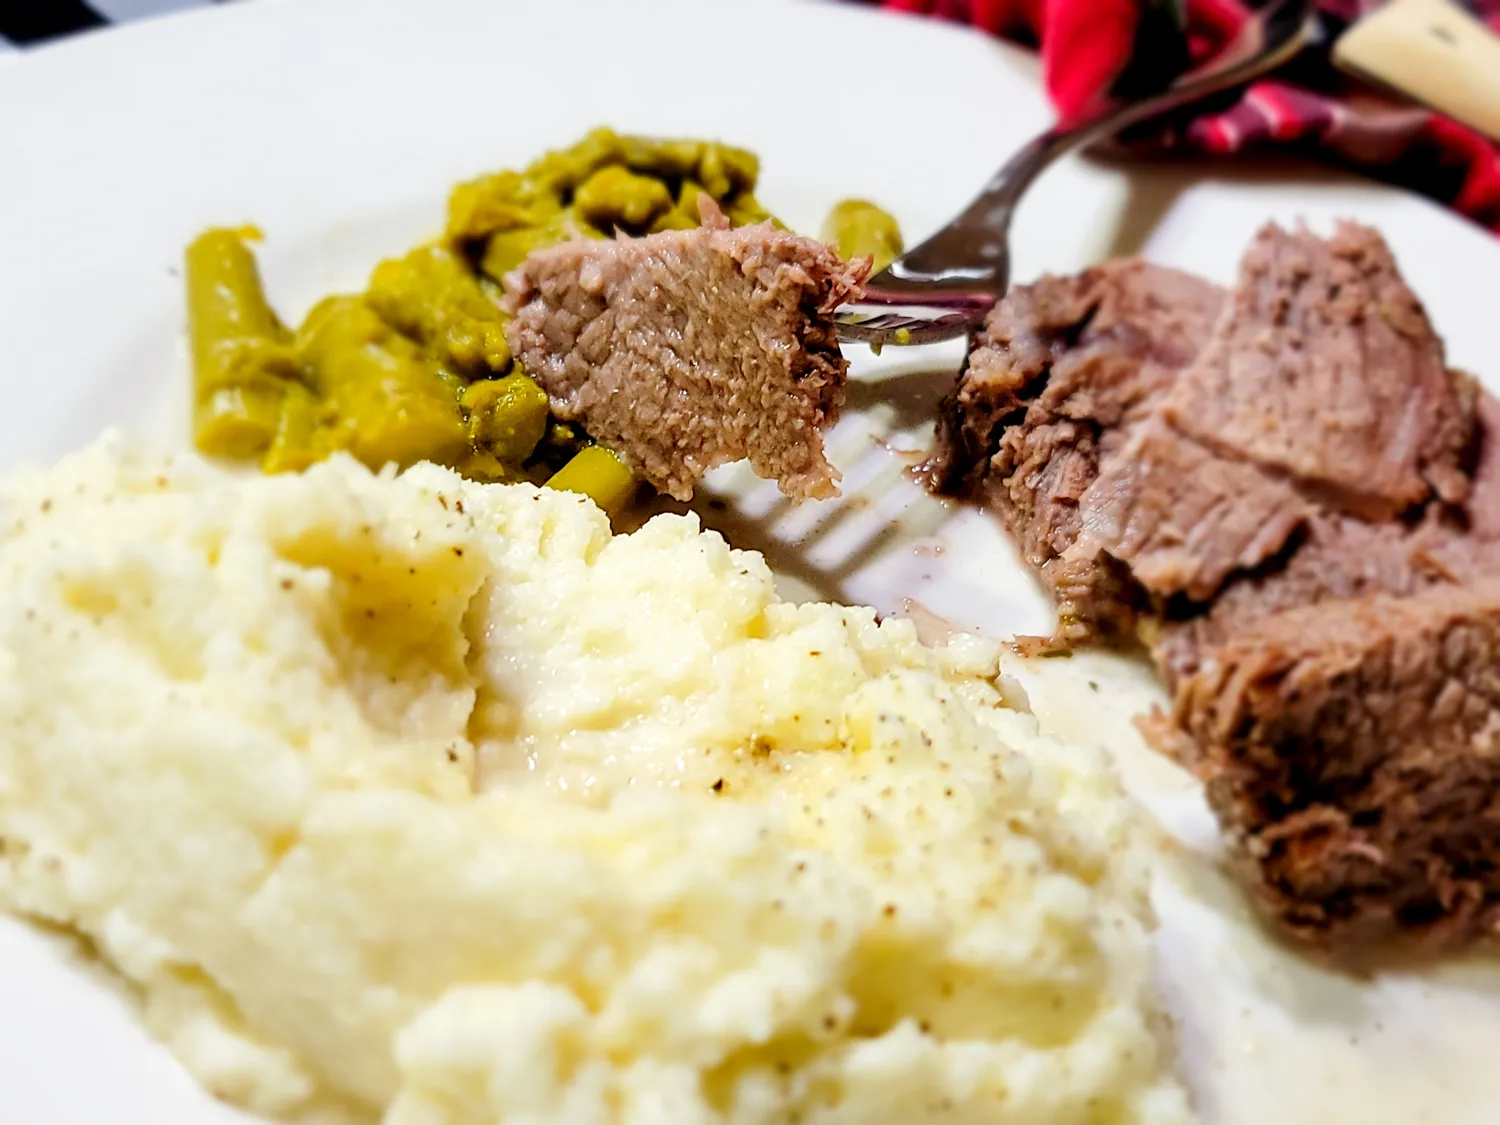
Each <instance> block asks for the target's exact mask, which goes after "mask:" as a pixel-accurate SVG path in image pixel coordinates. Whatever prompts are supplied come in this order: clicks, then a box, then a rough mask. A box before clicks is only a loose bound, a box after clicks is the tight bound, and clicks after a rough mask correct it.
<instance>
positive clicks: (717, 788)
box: [713, 777, 724, 793]
mask: <svg viewBox="0 0 1500 1125" xmlns="http://www.w3.org/2000/svg"><path fill="white" fill-rule="evenodd" d="M713 788H714V792H715V793H722V792H724V779H723V778H722V777H721V778H719V780H718V781H716V782H714V786H713Z"/></svg>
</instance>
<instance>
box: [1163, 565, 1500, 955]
mask: <svg viewBox="0 0 1500 1125" xmlns="http://www.w3.org/2000/svg"><path fill="white" fill-rule="evenodd" d="M1174 717H1175V718H1176V720H1177V723H1178V725H1179V727H1180V728H1181V729H1182V730H1183V731H1185V732H1186V733H1187V734H1188V735H1189V736H1190V737H1191V738H1192V739H1193V741H1194V743H1195V744H1196V747H1197V751H1198V757H1197V761H1196V763H1195V764H1196V768H1197V770H1198V772H1199V773H1200V774H1201V775H1202V776H1203V777H1204V779H1205V781H1206V782H1207V785H1208V794H1209V800H1210V802H1211V804H1212V805H1213V807H1214V809H1215V810H1216V811H1217V813H1218V814H1219V817H1220V820H1221V821H1222V823H1223V824H1224V825H1225V827H1226V828H1227V829H1229V830H1230V831H1231V832H1232V833H1234V834H1235V836H1236V838H1237V842H1238V843H1239V845H1240V848H1239V856H1240V865H1241V867H1242V870H1243V873H1244V876H1245V878H1246V880H1247V882H1248V884H1249V885H1250V887H1251V888H1252V889H1253V891H1254V893H1255V894H1256V896H1257V897H1258V899H1259V900H1260V902H1261V905H1262V906H1263V907H1264V908H1265V909H1266V910H1267V912H1268V913H1270V914H1271V916H1273V917H1275V918H1277V919H1279V920H1280V922H1281V923H1282V924H1283V925H1284V926H1285V927H1287V928H1288V929H1289V930H1291V931H1292V932H1293V933H1294V934H1296V935H1297V936H1300V937H1303V938H1307V939H1310V940H1313V941H1316V942H1318V943H1320V944H1323V945H1326V946H1328V947H1330V948H1331V949H1333V950H1334V951H1336V952H1344V951H1349V952H1353V953H1355V954H1356V955H1357V954H1360V953H1363V952H1367V951H1368V950H1369V949H1370V948H1371V947H1380V946H1383V945H1385V944H1386V943H1388V942H1390V941H1392V940H1393V939H1395V940H1414V941H1416V942H1418V943H1421V944H1424V945H1427V946H1429V947H1432V948H1438V949H1450V948H1454V947H1456V946H1459V945H1462V944H1463V943H1464V942H1466V941H1468V940H1470V939H1472V938H1474V937H1475V936H1478V935H1492V934H1494V932H1495V928H1496V925H1497V921H1500V848H1497V844H1500V581H1493V580H1491V581H1487V582H1481V583H1477V584H1473V585H1463V586H1454V585H1443V586H1434V587H1431V588H1429V589H1427V590H1424V591H1422V592H1420V593H1417V594H1413V595H1410V596H1407V597H1394V596H1390V595H1373V596H1368V597H1363V598H1351V599H1345V600H1340V601H1325V602H1320V603H1317V604H1313V605H1306V606H1300V607H1298V608H1296V609H1290V610H1284V611H1282V612H1279V613H1273V614H1271V615H1269V616H1267V617H1265V618H1263V619H1262V620H1260V621H1258V622H1256V623H1255V624H1254V625H1253V626H1251V627H1249V628H1246V629H1244V630H1243V631H1240V632H1238V633H1237V634H1236V635H1235V636H1234V637H1233V638H1232V639H1231V640H1229V641H1228V642H1227V643H1226V644H1224V645H1223V646H1222V647H1220V648H1219V649H1218V650H1217V651H1216V652H1215V653H1214V655H1213V657H1212V659H1210V660H1208V661H1206V662H1205V663H1204V664H1203V665H1202V667H1201V668H1200V669H1199V670H1198V671H1197V672H1196V673H1195V674H1194V675H1192V676H1190V677H1189V678H1188V679H1186V680H1185V681H1184V682H1183V683H1182V684H1181V685H1180V686H1179V688H1178V690H1177V693H1176V701H1175V715H1174Z"/></svg>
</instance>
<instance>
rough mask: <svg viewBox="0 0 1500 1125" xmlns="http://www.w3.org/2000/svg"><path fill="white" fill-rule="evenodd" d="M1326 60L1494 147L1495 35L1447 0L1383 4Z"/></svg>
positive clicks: (1497, 97)
mask: <svg viewBox="0 0 1500 1125" xmlns="http://www.w3.org/2000/svg"><path fill="white" fill-rule="evenodd" d="M1333 61H1334V64H1335V65H1336V66H1338V67H1339V68H1340V69H1342V70H1346V71H1349V72H1350V73H1352V74H1357V75H1359V76H1360V77H1362V78H1369V79H1373V80H1374V81H1376V82H1378V83H1380V84H1381V85H1383V86H1389V87H1390V88H1391V89H1393V90H1396V91H1397V92H1399V93H1402V94H1405V95H1406V96H1407V97H1409V98H1411V99H1413V100H1414V101H1418V102H1421V103H1422V104H1423V105H1426V106H1428V107H1430V108H1431V109H1435V110H1437V111H1438V112H1439V113H1445V114H1447V115H1448V116H1449V117H1452V118H1453V119H1454V120H1456V121H1462V122H1463V123H1464V124H1465V125H1468V126H1469V127H1471V128H1473V129H1477V130H1479V131H1480V132H1481V133H1484V134H1485V135H1486V136H1488V137H1490V138H1491V139H1494V140H1500V36H1496V35H1495V34H1494V33H1493V32H1491V31H1490V30H1489V28H1487V27H1485V26H1484V24H1482V23H1480V22H1479V21H1478V20H1476V19H1475V18H1474V17H1473V16H1471V15H1469V13H1468V12H1466V11H1464V10H1463V9H1462V8H1460V7H1459V6H1458V5H1457V4H1454V3H1450V2H1449V0H1388V2H1387V3H1386V4H1385V5H1383V6H1382V7H1380V8H1378V9H1376V10H1375V11H1374V12H1371V13H1370V14H1369V15H1367V16H1365V17H1364V18H1363V19H1361V20H1360V21H1359V22H1358V23H1356V24H1355V25H1354V26H1353V27H1351V28H1349V30H1348V31H1346V32H1344V34H1343V35H1341V36H1340V37H1339V39H1338V41H1337V42H1336V43H1335V44H1334V45H1333Z"/></svg>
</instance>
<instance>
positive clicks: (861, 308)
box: [836, 0, 1317, 347]
mask: <svg viewBox="0 0 1500 1125" xmlns="http://www.w3.org/2000/svg"><path fill="white" fill-rule="evenodd" d="M1316 21H1317V17H1316V14H1315V12H1314V4H1313V2H1312V0H1267V2H1265V3H1262V4H1261V5H1260V6H1259V7H1258V8H1256V9H1254V10H1253V11H1252V13H1251V15H1250V17H1249V19H1247V20H1246V22H1245V25H1244V27H1242V28H1241V30H1240V33H1239V35H1238V36H1237V37H1236V38H1235V40H1234V42H1233V43H1231V44H1230V45H1229V46H1228V47H1227V48H1225V49H1224V50H1223V51H1221V52H1219V54H1218V55H1216V56H1215V57H1214V58H1213V59H1212V60H1210V61H1209V62H1207V63H1204V64H1203V65H1202V66H1200V67H1197V68H1195V69H1193V70H1191V71H1189V72H1187V73H1186V74H1184V75H1182V76H1181V77H1180V78H1178V79H1177V80H1176V81H1175V82H1174V83H1172V85H1171V86H1169V87H1168V88H1167V89H1165V90H1163V91H1162V92H1161V93H1159V94H1156V95H1153V96H1151V97H1147V98H1139V99H1135V100H1125V99H1123V98H1120V97H1118V96H1106V97H1104V98H1102V99H1101V100H1100V103H1099V105H1097V106H1096V107H1094V108H1093V109H1091V110H1090V111H1089V112H1088V113H1087V114H1085V115H1084V116H1083V118H1082V119H1081V120H1079V121H1076V122H1069V123H1067V124H1066V125H1059V126H1055V127H1053V128H1051V129H1049V130H1047V131H1046V132H1045V133H1043V134H1041V135H1040V136H1038V137H1036V138H1035V139H1034V140H1032V141H1031V142H1030V143H1029V144H1027V145H1026V146H1025V147H1024V148H1022V149H1021V150H1020V151H1019V152H1017V153H1016V154H1015V155H1014V156H1013V157H1011V159H1010V160H1009V161H1008V162H1007V163H1006V164H1005V166H1004V167H1002V168H1001V169H1000V171H998V172H996V173H995V175H994V176H993V177H992V178H991V180H990V182H989V183H988V184H986V185H985V187H984V190H983V191H982V192H981V193H980V194H979V196H978V198H976V199H975V200H974V202H972V203H971V204H969V206H968V207H966V208H965V209H964V210H963V211H962V212H961V213H960V214H959V215H958V217H957V218H955V219H954V220H953V221H952V222H950V223H949V224H948V225H947V226H945V227H943V228H942V229H941V230H939V231H938V232H937V233H936V234H934V235H933V236H932V237H931V238H929V239H927V241H925V242H923V243H922V244H921V245H920V246H917V247H916V248H915V249H912V250H909V251H907V253H905V254H904V255H902V256H901V257H900V258H898V259H897V260H896V261H895V262H893V263H891V265H890V266H888V267H887V268H886V269H884V270H881V271H880V273H878V274H876V275H875V276H874V277H872V278H871V279H870V281H869V283H868V284H867V286H866V288H865V296H864V298H863V299H862V300H861V301H859V302H857V303H852V304H849V305H845V306H844V307H843V308H842V309H840V310H839V312H838V314H837V316H836V319H837V321H838V332H839V337H840V339H843V340H855V341H860V342H863V343H867V344H872V345H875V346H877V347H878V346H883V345H887V344H929V343H934V342H936V341H938V340H947V339H951V338H953V337H956V336H962V335H965V334H967V333H968V332H970V331H971V330H973V329H974V328H976V327H978V325H979V324H980V322H981V321H983V319H984V316H985V314H986V313H987V312H988V311H989V310H990V308H991V306H993V305H994V303H995V302H996V301H997V300H999V299H1000V298H1001V297H1002V296H1004V295H1005V291H1006V289H1007V288H1008V287H1009V285H1010V246H1009V232H1010V222H1011V217H1012V215H1013V214H1014V213H1015V209H1016V205H1017V204H1018V203H1019V202H1020V201H1021V196H1022V195H1023V194H1024V193H1025V191H1026V189H1027V188H1028V187H1030V186H1031V184H1032V183H1033V182H1034V181H1035V180H1036V178H1037V177H1038V176H1039V175H1040V174H1041V173H1042V171H1043V170H1044V169H1045V168H1046V167H1047V166H1048V165H1049V164H1051V163H1052V162H1053V161H1054V160H1056V159H1057V158H1058V157H1060V156H1062V155H1064V154H1065V153H1068V152H1071V151H1073V150H1074V149H1077V148H1080V147H1082V146H1084V145H1088V144H1091V143H1094V142H1097V141H1101V140H1105V139H1107V138H1109V137H1113V136H1115V135H1117V134H1118V133H1120V132H1122V131H1123V130H1125V129H1127V128H1129V127H1130V126H1132V125H1137V124H1140V123H1141V122H1144V121H1147V120H1149V119H1151V118H1154V117H1159V116H1161V115H1164V114H1167V113H1171V112H1174V111H1176V110H1179V109H1182V108H1183V107H1184V106H1187V105H1190V104H1192V103H1193V102H1196V101H1199V100H1201V99H1203V98H1206V97H1209V96H1210V95H1212V94H1217V93H1220V92H1222V91H1224V90H1228V89H1231V88H1233V87H1235V86H1239V85H1243V84H1244V83H1247V82H1249V81H1250V80H1251V79H1253V78H1256V77H1258V76H1260V75H1262V74H1265V73H1266V72H1268V71H1270V70H1274V69H1275V68H1276V67H1278V66H1280V65H1281V64H1282V63H1284V62H1286V61H1287V60H1288V59H1290V58H1291V57H1292V56H1293V55H1295V54H1296V53H1297V52H1298V51H1299V50H1300V49H1301V48H1302V47H1303V46H1304V45H1305V44H1306V43H1308V42H1309V41H1311V39H1312V38H1313V37H1314V36H1315V34H1316V33H1317V22H1316Z"/></svg>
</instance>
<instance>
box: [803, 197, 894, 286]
mask: <svg viewBox="0 0 1500 1125" xmlns="http://www.w3.org/2000/svg"><path fill="white" fill-rule="evenodd" d="M821 237H822V239H823V241H824V242H827V243H828V244H830V245H831V246H833V247H834V248H835V249H837V250H838V252H839V256H840V257H842V258H845V259H853V258H865V257H870V258H874V259H875V269H877V270H883V269H885V267H886V266H888V265H890V264H891V263H892V262H894V261H895V260H896V259H897V258H899V257H900V256H901V251H902V248H903V243H902V239H901V227H900V226H899V225H898V224H897V223H896V220H895V218H894V217H893V216H892V215H891V214H890V212H888V211H885V210H883V209H881V208H880V207H877V206H876V205H875V204H873V203H871V202H869V201H868V200H865V199H845V200H843V201H841V202H840V203H837V204H835V205H834V208H833V210H832V211H830V212H828V218H826V219H824V220H823V230H822V235H821Z"/></svg>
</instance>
